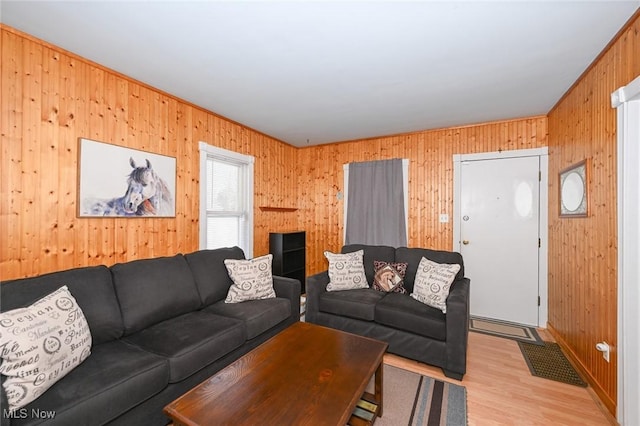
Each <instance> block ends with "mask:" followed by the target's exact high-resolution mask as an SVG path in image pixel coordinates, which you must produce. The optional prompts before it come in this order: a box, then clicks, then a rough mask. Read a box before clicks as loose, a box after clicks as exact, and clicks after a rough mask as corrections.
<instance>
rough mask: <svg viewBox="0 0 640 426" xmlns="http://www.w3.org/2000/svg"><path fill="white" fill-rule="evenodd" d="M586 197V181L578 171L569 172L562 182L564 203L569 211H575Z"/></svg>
mask: <svg viewBox="0 0 640 426" xmlns="http://www.w3.org/2000/svg"><path fill="white" fill-rule="evenodd" d="M583 199H584V181H583V180H582V176H581V175H580V174H579V173H578V172H571V173H569V174H568V175H567V176H566V178H565V179H564V181H563V182H562V205H563V206H564V208H565V209H566V210H567V211H570V212H574V211H576V210H577V209H578V208H579V207H580V206H581V205H582V200H583Z"/></svg>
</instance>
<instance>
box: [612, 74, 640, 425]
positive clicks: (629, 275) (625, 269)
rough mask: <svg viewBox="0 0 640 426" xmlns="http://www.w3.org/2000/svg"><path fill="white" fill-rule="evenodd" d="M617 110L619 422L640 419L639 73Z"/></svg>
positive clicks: (618, 96)
mask: <svg viewBox="0 0 640 426" xmlns="http://www.w3.org/2000/svg"><path fill="white" fill-rule="evenodd" d="M611 106H612V107H613V108H616V110H617V130H616V132H617V139H618V140H617V157H618V159H617V161H618V163H617V167H618V176H617V178H618V185H617V187H618V193H617V197H618V206H617V207H618V344H617V346H618V347H617V348H615V349H616V352H617V354H618V358H617V360H618V372H617V376H618V377H617V378H618V389H617V390H618V392H617V399H618V401H617V404H616V407H617V413H616V414H617V416H616V418H617V420H618V423H620V424H621V425H637V424H638V422H640V408H639V407H638V398H640V384H639V382H640V368H639V367H638V364H637V363H634V362H633V360H637V359H638V356H640V332H639V331H638V322H640V314H639V313H638V309H640V290H638V279H639V278H640V267H639V266H638V263H637V261H638V256H640V242H639V240H640V224H639V223H638V215H639V214H640V195H639V194H638V184H639V183H640V171H639V170H638V161H640V146H639V142H640V122H639V121H638V118H637V117H639V116H640V76H639V77H637V78H636V79H634V80H633V81H632V82H631V83H629V84H628V85H626V86H624V87H621V88H619V89H618V90H616V91H615V92H613V93H612V94H611Z"/></svg>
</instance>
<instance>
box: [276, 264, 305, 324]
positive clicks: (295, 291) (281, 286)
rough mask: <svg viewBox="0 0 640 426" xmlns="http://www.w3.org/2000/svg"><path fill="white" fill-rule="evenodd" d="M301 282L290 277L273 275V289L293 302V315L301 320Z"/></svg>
mask: <svg viewBox="0 0 640 426" xmlns="http://www.w3.org/2000/svg"><path fill="white" fill-rule="evenodd" d="M301 287H302V286H301V284H300V281H299V280H296V279H294V278H288V277H281V276H278V275H274V276H273V289H274V290H275V292H276V296H277V297H284V298H286V299H289V301H290V302H291V316H293V317H295V318H296V321H299V320H300V291H301Z"/></svg>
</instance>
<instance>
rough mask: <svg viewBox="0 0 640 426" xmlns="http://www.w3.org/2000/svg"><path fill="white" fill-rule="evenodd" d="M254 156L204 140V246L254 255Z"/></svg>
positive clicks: (201, 214) (202, 218)
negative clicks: (230, 248) (224, 248)
mask: <svg viewBox="0 0 640 426" xmlns="http://www.w3.org/2000/svg"><path fill="white" fill-rule="evenodd" d="M254 161H255V159H254V157H252V156H249V155H243V154H239V153H236V152H233V151H229V150H226V149H222V148H217V147H214V146H211V145H208V144H206V143H204V142H200V188H201V189H200V248H202V249H215V248H220V247H233V246H238V247H240V248H241V249H242V250H243V251H244V253H245V256H246V257H247V258H251V257H252V256H253V164H254Z"/></svg>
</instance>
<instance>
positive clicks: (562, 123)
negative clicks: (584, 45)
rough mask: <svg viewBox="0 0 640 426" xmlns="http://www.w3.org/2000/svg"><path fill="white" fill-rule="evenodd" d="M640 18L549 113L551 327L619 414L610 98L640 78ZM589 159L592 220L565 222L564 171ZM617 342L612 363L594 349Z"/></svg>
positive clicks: (613, 119) (614, 170)
mask: <svg viewBox="0 0 640 426" xmlns="http://www.w3.org/2000/svg"><path fill="white" fill-rule="evenodd" d="M639 33H640V16H639V15H638V13H636V15H635V17H634V18H633V19H632V20H631V21H630V23H629V25H628V26H627V27H625V29H624V30H623V31H621V33H620V34H619V37H618V38H617V39H616V40H615V41H614V42H612V43H611V44H610V46H609V48H608V49H606V50H605V51H604V52H603V54H602V55H601V56H600V57H599V59H597V60H596V61H595V62H594V64H593V65H592V66H591V67H590V69H589V70H588V71H587V72H586V73H585V74H584V75H583V76H582V78H581V79H580V80H578V82H577V83H576V84H575V85H574V87H573V88H572V90H570V91H569V92H568V93H567V95H565V97H564V98H563V99H562V100H561V101H560V102H559V103H558V104H557V105H556V107H555V108H554V109H553V110H552V111H551V112H550V113H549V116H548V118H549V173H550V180H549V182H550V188H549V194H551V195H550V200H549V209H550V211H549V228H550V229H549V237H550V244H549V326H550V329H551V331H553V333H554V335H555V337H556V338H557V339H558V341H559V342H560V344H561V345H562V346H563V347H564V348H565V349H566V350H567V351H568V352H569V353H570V355H571V357H572V358H573V360H574V361H575V362H576V363H577V364H578V365H579V366H580V367H581V369H582V370H583V373H585V374H587V375H588V376H589V379H590V382H591V383H592V384H593V385H594V388H595V390H596V392H597V393H598V395H599V396H600V398H601V399H602V400H603V402H605V404H606V405H607V408H609V410H610V411H611V412H612V413H613V414H615V407H616V398H617V396H616V387H617V363H616V356H617V354H616V351H615V347H616V344H617V326H616V324H617V254H618V253H617V219H616V215H617V208H616V203H617V199H616V178H617V176H616V173H617V166H616V161H617V159H616V112H615V110H614V109H613V108H612V107H611V98H610V96H611V93H612V92H613V91H615V90H616V89H618V88H620V87H621V86H624V85H626V84H628V83H629V82H630V81H631V80H633V79H634V78H635V77H637V76H638V75H640V36H639ZM583 159H588V167H589V169H588V171H589V175H590V178H589V192H588V196H589V210H590V212H589V215H588V217H587V218H580V219H564V218H563V219H561V218H559V215H558V211H559V205H558V202H559V201H558V191H559V189H558V186H559V185H558V178H557V176H558V173H559V172H560V171H561V170H563V169H564V168H566V167H568V166H569V165H571V164H574V163H577V162H578V161H581V160H583ZM600 341H606V342H608V343H609V344H610V345H612V348H613V351H612V354H611V362H610V363H607V362H606V361H605V360H604V359H603V357H602V355H601V353H600V352H598V351H597V350H596V348H595V345H596V343H598V342H600Z"/></svg>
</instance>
